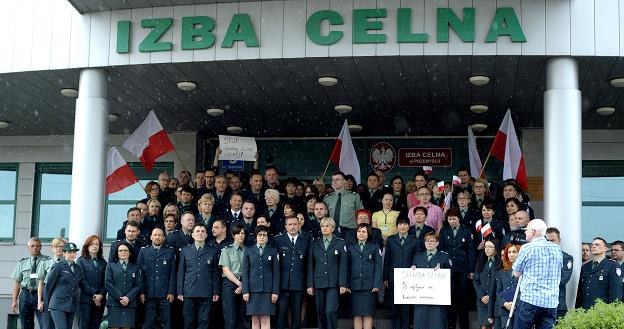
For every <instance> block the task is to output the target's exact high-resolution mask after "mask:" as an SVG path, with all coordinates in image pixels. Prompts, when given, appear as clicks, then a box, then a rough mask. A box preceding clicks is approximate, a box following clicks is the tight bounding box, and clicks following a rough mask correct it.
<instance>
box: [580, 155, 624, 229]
mask: <svg viewBox="0 0 624 329" xmlns="http://www.w3.org/2000/svg"><path fill="white" fill-rule="evenodd" d="M599 177H624V160H583V161H582V178H599ZM581 188H583V187H581ZM583 207H624V201H583V200H582V193H581V208H583ZM582 222H583V218H581V229H582V226H583V224H582Z"/></svg>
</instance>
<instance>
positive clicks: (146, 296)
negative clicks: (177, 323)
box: [137, 227, 176, 329]
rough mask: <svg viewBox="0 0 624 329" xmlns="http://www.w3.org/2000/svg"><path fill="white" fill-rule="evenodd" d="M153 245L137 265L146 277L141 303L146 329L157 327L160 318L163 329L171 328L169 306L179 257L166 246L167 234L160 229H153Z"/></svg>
mask: <svg viewBox="0 0 624 329" xmlns="http://www.w3.org/2000/svg"><path fill="white" fill-rule="evenodd" d="M150 240H151V241H152V244H151V245H150V246H148V247H144V248H143V249H141V251H140V252H139V257H138V260H137V265H139V267H140V268H141V271H142V273H143V291H142V292H141V294H140V296H139V299H140V300H141V302H142V303H144V304H145V323H144V325H143V328H146V329H152V328H155V327H156V317H157V316H158V315H160V322H161V323H160V326H159V327H160V328H163V329H169V328H171V321H170V312H171V309H170V305H169V304H171V303H173V298H174V296H175V285H176V272H175V270H176V268H175V260H176V255H175V251H174V250H173V248H170V247H167V246H165V245H163V242H164V241H165V237H164V232H163V230H162V229H161V228H159V227H156V228H154V229H152V235H151V236H150Z"/></svg>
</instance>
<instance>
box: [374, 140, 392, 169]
mask: <svg viewBox="0 0 624 329" xmlns="http://www.w3.org/2000/svg"><path fill="white" fill-rule="evenodd" d="M395 162H396V152H395V151H394V147H392V145H390V144H388V143H385V142H380V143H377V144H375V146H373V148H372V150H371V154H370V163H371V166H372V167H373V168H375V169H376V170H381V171H383V172H384V173H386V172H389V171H390V170H392V168H393V167H394V164H395Z"/></svg>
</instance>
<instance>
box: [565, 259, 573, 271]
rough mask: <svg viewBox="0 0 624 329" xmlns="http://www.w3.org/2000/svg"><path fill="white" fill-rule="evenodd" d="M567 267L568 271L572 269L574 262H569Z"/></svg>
mask: <svg viewBox="0 0 624 329" xmlns="http://www.w3.org/2000/svg"><path fill="white" fill-rule="evenodd" d="M566 267H567V268H568V270H571V269H572V261H571V260H569V261H568V263H567V264H566Z"/></svg>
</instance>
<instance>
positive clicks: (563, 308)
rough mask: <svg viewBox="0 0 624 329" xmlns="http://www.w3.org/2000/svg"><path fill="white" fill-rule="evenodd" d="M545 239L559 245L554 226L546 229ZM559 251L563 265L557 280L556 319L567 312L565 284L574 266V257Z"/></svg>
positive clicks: (559, 239) (559, 237)
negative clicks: (557, 300)
mask: <svg viewBox="0 0 624 329" xmlns="http://www.w3.org/2000/svg"><path fill="white" fill-rule="evenodd" d="M546 239H547V240H548V241H550V242H552V243H556V244H558V245H560V246H561V235H560V233H559V230H558V229H557V228H556V227H549V228H548V229H547V230H546ZM561 253H562V254H563V267H562V268H561V281H560V282H559V305H558V306H557V319H559V318H562V317H564V316H565V315H566V313H567V312H568V305H567V304H566V284H568V282H569V281H570V278H571V277H572V269H573V267H574V258H573V257H572V256H571V255H570V254H568V253H566V252H565V251H563V250H562V251H561Z"/></svg>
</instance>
